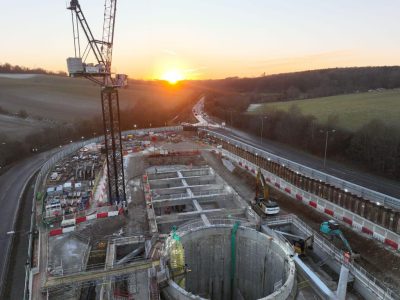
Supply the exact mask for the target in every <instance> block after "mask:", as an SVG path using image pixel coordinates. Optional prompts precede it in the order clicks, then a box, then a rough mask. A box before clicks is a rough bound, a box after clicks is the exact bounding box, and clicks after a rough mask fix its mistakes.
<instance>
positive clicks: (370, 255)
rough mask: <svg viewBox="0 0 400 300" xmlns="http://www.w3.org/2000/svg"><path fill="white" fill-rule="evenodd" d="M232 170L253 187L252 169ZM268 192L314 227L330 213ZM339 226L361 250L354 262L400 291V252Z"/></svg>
mask: <svg viewBox="0 0 400 300" xmlns="http://www.w3.org/2000/svg"><path fill="white" fill-rule="evenodd" d="M221 165H222V164H221ZM233 174H234V175H235V176H236V177H238V178H240V179H241V181H242V182H243V183H244V184H245V185H247V186H248V188H250V189H252V190H253V191H254V188H255V177H254V176H253V175H252V174H251V173H249V172H248V171H245V170H243V169H239V168H236V169H235V170H234V172H233ZM253 194H254V192H253ZM271 196H272V197H274V198H276V199H277V202H278V203H279V206H280V207H281V211H282V213H293V214H296V215H297V216H298V217H299V218H300V219H302V220H303V221H305V222H307V224H308V225H309V226H311V227H312V228H313V229H314V230H316V231H319V227H320V224H321V223H322V222H323V221H327V220H329V216H327V215H325V214H322V213H319V212H317V211H315V210H314V209H312V208H310V207H308V206H307V205H305V204H303V203H301V202H299V201H296V200H294V199H292V198H290V197H288V196H287V195H285V194H284V193H281V192H279V191H277V190H275V189H272V190H271ZM253 197H254V195H253ZM341 230H342V231H343V233H344V235H345V237H346V238H347V240H348V241H349V243H350V245H351V247H352V249H353V251H354V252H355V253H359V254H360V258H359V259H357V260H356V263H357V264H358V265H359V266H361V267H363V268H364V269H366V270H367V271H368V272H369V273H371V274H373V276H375V277H376V278H378V279H379V280H380V281H382V282H383V283H385V284H386V285H387V286H389V287H390V288H392V289H393V290H394V291H397V292H400V255H399V254H397V253H394V252H393V251H392V250H390V249H388V248H386V247H385V246H383V245H382V244H381V243H379V242H377V241H375V240H373V239H371V238H370V237H369V236H367V235H365V234H362V233H357V232H354V231H353V230H351V229H350V227H347V226H345V225H343V226H341ZM334 244H335V245H336V246H337V247H338V248H342V247H343V244H342V243H341V241H339V240H335V241H334ZM343 250H344V248H343Z"/></svg>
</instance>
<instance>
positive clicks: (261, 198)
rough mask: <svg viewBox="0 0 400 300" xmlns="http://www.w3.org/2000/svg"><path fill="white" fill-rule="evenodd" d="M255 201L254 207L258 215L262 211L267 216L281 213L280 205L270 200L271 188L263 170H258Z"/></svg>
mask: <svg viewBox="0 0 400 300" xmlns="http://www.w3.org/2000/svg"><path fill="white" fill-rule="evenodd" d="M254 200H255V201H254V202H253V203H252V207H253V209H254V210H255V211H256V212H257V213H259V212H260V211H261V212H262V214H265V215H276V214H278V213H279V211H280V208H279V205H278V204H277V203H276V202H275V201H272V200H271V199H270V193H269V187H268V185H267V183H266V182H265V178H264V175H263V174H262V172H261V169H258V172H257V177H256V196H255V198H254Z"/></svg>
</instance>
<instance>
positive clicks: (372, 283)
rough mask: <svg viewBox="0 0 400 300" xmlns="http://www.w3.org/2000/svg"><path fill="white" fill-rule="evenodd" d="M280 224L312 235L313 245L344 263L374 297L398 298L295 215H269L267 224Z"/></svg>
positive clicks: (399, 297) (398, 297) (397, 295)
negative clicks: (294, 227)
mask: <svg viewBox="0 0 400 300" xmlns="http://www.w3.org/2000/svg"><path fill="white" fill-rule="evenodd" d="M282 224H293V225H294V226H296V227H297V228H298V229H300V230H301V231H302V232H304V233H306V234H307V235H313V236H314V243H315V245H317V246H318V247H319V248H320V249H322V250H323V251H324V252H325V253H327V255H328V256H329V257H330V258H333V259H334V260H336V261H337V262H338V263H339V264H345V265H346V266H347V267H348V268H349V270H350V272H351V273H352V274H353V275H354V277H355V278H356V279H357V280H358V281H359V282H360V283H361V285H363V286H365V287H366V288H367V289H368V290H370V291H371V292H372V293H373V294H374V295H375V296H376V299H400V295H399V294H398V293H396V292H395V291H393V290H392V289H390V288H389V287H387V286H386V285H385V284H383V283H382V282H381V281H380V280H378V279H377V278H376V277H375V276H373V275H372V274H371V273H369V272H368V271H367V270H365V269H364V268H362V267H361V266H359V265H358V264H356V263H354V262H353V263H352V262H347V261H346V260H345V256H344V252H343V251H341V250H339V249H338V248H336V247H335V246H334V245H333V244H332V243H331V242H329V241H327V240H326V239H325V238H323V237H322V236H321V235H319V234H318V233H317V232H316V231H314V230H313V229H312V228H311V227H310V226H308V225H307V224H306V223H305V222H303V221H302V220H300V219H299V218H298V217H296V216H295V215H292V214H290V215H285V216H277V217H271V218H268V220H267V225H268V226H273V225H282Z"/></svg>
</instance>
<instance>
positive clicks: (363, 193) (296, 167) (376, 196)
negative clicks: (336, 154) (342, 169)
mask: <svg viewBox="0 0 400 300" xmlns="http://www.w3.org/2000/svg"><path fill="white" fill-rule="evenodd" d="M199 130H200V131H204V132H206V133H207V134H208V135H210V136H212V137H214V138H217V139H220V140H223V141H225V142H227V143H230V144H232V145H235V146H237V147H239V148H241V149H243V150H245V151H247V152H250V153H253V154H254V155H258V156H259V157H263V158H265V159H268V160H271V161H273V162H275V163H278V164H280V165H284V166H285V167H287V168H289V169H291V170H293V171H295V172H299V173H300V174H303V175H305V176H307V177H310V178H313V179H316V180H320V181H323V182H325V183H327V184H330V185H333V186H336V187H338V188H340V189H342V190H344V191H347V192H350V193H352V194H355V195H358V196H360V197H363V198H366V199H369V200H372V201H374V202H377V203H380V204H383V205H386V206H389V207H393V208H396V209H400V199H397V198H395V197H391V196H388V195H385V194H383V193H379V192H377V191H374V190H371V189H368V188H366V187H363V186H360V185H357V184H354V183H351V182H349V181H346V180H343V179H340V178H338V177H335V176H333V175H329V174H327V173H324V172H321V171H317V170H315V169H312V168H309V167H307V166H304V165H302V164H299V163H296V162H293V161H291V160H288V159H285V158H282V157H280V156H277V155H274V154H272V153H269V152H267V151H264V150H262V149H260V148H257V147H253V146H251V145H248V144H246V143H244V142H241V141H238V140H236V139H233V138H231V137H229V136H226V135H224V134H220V133H217V132H214V131H212V130H209V129H203V128H202V129H199Z"/></svg>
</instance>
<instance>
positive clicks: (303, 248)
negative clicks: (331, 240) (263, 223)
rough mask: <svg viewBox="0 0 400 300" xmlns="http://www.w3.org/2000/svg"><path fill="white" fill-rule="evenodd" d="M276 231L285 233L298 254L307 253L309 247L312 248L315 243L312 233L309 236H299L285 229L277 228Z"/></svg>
mask: <svg viewBox="0 0 400 300" xmlns="http://www.w3.org/2000/svg"><path fill="white" fill-rule="evenodd" d="M275 232H277V233H279V234H281V235H283V236H284V237H285V238H286V239H287V240H288V241H289V242H290V243H292V244H293V248H294V251H295V252H296V253H297V254H298V255H305V254H306V252H307V250H308V249H310V250H311V249H312V248H313V245H314V236H313V235H310V236H307V237H304V236H299V235H297V234H292V233H288V232H284V231H278V230H275Z"/></svg>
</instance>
